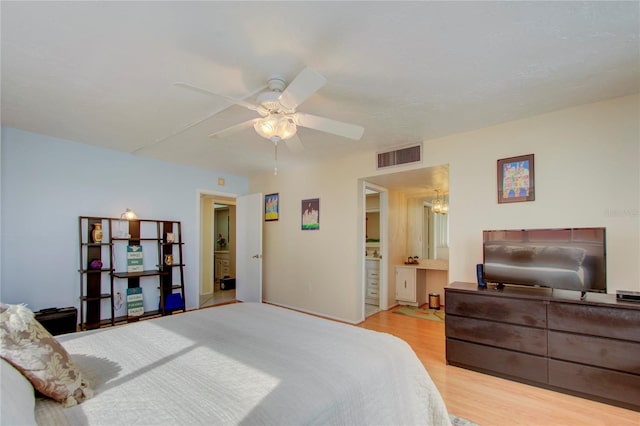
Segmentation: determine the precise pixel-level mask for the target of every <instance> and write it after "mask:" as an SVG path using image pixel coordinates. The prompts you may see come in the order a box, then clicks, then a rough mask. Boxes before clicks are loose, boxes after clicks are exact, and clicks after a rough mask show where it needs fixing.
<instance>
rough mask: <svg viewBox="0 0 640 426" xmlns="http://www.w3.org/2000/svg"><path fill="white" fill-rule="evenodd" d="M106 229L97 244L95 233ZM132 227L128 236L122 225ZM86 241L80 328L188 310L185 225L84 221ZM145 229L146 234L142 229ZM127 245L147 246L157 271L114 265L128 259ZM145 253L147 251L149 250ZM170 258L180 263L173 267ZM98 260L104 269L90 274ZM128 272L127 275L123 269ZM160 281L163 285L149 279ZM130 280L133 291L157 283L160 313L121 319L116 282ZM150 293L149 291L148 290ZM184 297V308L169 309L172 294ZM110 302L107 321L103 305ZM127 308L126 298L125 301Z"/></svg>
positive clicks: (102, 219) (152, 221)
mask: <svg viewBox="0 0 640 426" xmlns="http://www.w3.org/2000/svg"><path fill="white" fill-rule="evenodd" d="M96 223H99V224H100V225H102V229H103V237H102V241H100V242H94V241H93V240H92V230H93V228H94V225H95V224H96ZM123 224H126V227H127V228H128V229H127V231H125V232H126V236H123V235H121V233H123V231H122V226H123ZM79 227H80V229H79V236H80V270H79V272H80V329H81V330H88V329H93V328H99V327H104V326H110V325H115V324H117V323H121V322H130V321H137V320H139V319H142V318H148V317H152V316H159V315H169V314H171V313H173V312H174V311H183V312H184V311H186V302H185V290H184V267H185V263H184V261H183V259H184V258H183V245H184V242H183V236H182V226H181V223H180V222H179V221H171V220H155V219H132V220H125V219H119V218H107V217H91V216H80V218H79ZM116 227H117V228H118V229H119V230H120V231H119V233H118V235H114V232H115V229H116ZM141 228H142V229H141ZM167 234H172V235H173V236H174V238H173V240H171V241H169V240H168V239H167ZM127 245H143V247H144V246H146V247H147V249H151V248H153V250H148V251H151V252H153V253H152V255H155V256H157V259H156V264H155V265H154V266H155V269H147V270H143V271H140V272H128V271H127V270H126V265H122V266H120V265H118V270H116V266H115V265H114V262H115V260H114V259H115V256H116V255H117V254H123V253H122V252H121V250H125V251H126V246H127ZM143 253H144V248H143ZM166 256H171V257H173V259H174V261H173V262H171V264H168V263H167V262H166V261H165V259H166ZM92 260H99V261H101V262H103V264H102V267H101V268H100V269H90V268H89V264H90V262H91V261H92ZM123 268H124V269H125V270H121V269H123ZM153 277H157V278H158V279H157V280H155V281H154V280H149V279H147V278H153ZM120 279H126V280H127V288H135V287H142V288H143V289H144V288H147V287H151V286H152V284H151V283H155V284H156V286H155V287H156V288H157V289H158V292H159V306H158V309H157V310H155V309H154V310H150V311H145V312H144V313H143V314H142V315H140V316H128V315H123V316H118V317H116V316H115V308H114V301H115V290H114V289H115V288H116V280H120ZM147 293H148V291H147ZM173 293H177V294H179V297H180V300H181V304H178V306H176V305H175V304H174V306H171V307H170V306H168V305H167V301H168V300H169V299H170V296H171V294H173ZM105 301H108V303H109V306H110V307H109V310H108V311H107V312H108V314H107V315H106V317H107V318H102V317H103V316H105V315H103V310H102V308H103V302H105ZM123 302H124V303H125V309H126V295H124V297H123Z"/></svg>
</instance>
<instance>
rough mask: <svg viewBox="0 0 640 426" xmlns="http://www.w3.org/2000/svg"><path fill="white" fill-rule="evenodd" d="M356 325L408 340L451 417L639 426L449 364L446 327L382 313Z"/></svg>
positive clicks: (486, 422)
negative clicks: (446, 349) (454, 415)
mask: <svg viewBox="0 0 640 426" xmlns="http://www.w3.org/2000/svg"><path fill="white" fill-rule="evenodd" d="M358 326H360V327H363V328H367V329H370V330H376V331H382V332H386V333H389V334H392V335H395V336H397V337H399V338H401V339H403V340H405V341H406V342H407V343H409V345H411V347H412V348H413V350H414V351H415V353H416V354H417V355H418V358H419V359H420V360H421V361H422V363H423V364H424V366H425V368H426V369H427V371H428V372H429V375H430V376H431V378H432V379H433V381H434V382H435V384H436V386H437V387H438V389H439V390H440V393H441V394H442V397H443V399H444V402H445V404H446V405H447V408H448V410H449V412H450V413H452V414H456V415H458V416H461V417H464V418H466V419H468V420H471V421H473V422H475V423H477V424H478V425H480V426H493V425H497V426H501V425H509V426H514V425H535V426H543V425H544V426H547V425H567V426H569V425H571V426H574V425H615V426H640V413H638V412H636V411H632V410H627V409H624V408H619V407H614V406H611V405H607V404H602V403H599V402H595V401H590V400H587V399H583V398H578V397H574V396H570V395H565V394H563V393H558V392H553V391H550V390H546V389H541V388H537V387H534V386H528V385H524V384H521V383H517V382H512V381H510V380H504V379H499V378H497V377H493V376H489V375H486V374H480V373H476V372H473V371H469V370H465V369H463V368H458V367H453V366H450V365H446V362H445V338H444V324H442V323H438V322H435V321H428V320H423V319H418V318H412V317H407V316H404V315H398V314H394V313H392V312H391V311H382V312H378V313H377V314H374V315H372V316H370V317H369V318H367V319H366V320H365V321H364V322H363V323H361V324H359V325H358Z"/></svg>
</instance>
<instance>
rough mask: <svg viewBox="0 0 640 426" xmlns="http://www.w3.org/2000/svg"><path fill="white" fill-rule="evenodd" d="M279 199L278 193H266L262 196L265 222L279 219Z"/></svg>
mask: <svg viewBox="0 0 640 426" xmlns="http://www.w3.org/2000/svg"><path fill="white" fill-rule="evenodd" d="M279 201H280V199H279V197H278V194H267V195H265V196H264V220H265V221H266V222H269V221H271V220H278V219H279V217H280V212H279V208H280V205H279Z"/></svg>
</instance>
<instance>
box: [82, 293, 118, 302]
mask: <svg viewBox="0 0 640 426" xmlns="http://www.w3.org/2000/svg"><path fill="white" fill-rule="evenodd" d="M102 299H111V294H110V293H102V294H101V295H100V296H97V297H89V296H82V297H81V298H80V300H82V301H83V302H87V301H89V300H102Z"/></svg>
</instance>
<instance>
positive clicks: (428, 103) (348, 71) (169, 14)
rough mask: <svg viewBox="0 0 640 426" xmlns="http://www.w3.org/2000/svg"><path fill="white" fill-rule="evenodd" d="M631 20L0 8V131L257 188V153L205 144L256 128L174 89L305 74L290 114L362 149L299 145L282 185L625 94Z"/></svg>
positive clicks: (328, 139) (565, 15)
mask: <svg viewBox="0 0 640 426" xmlns="http://www.w3.org/2000/svg"><path fill="white" fill-rule="evenodd" d="M639 4H640V3H638V2H615V1H611V2H575V1H566V2H562V1H556V2H400V1H392V2H267V1H262V2H52V1H46V2H11V1H2V2H1V5H0V7H1V15H2V16H1V19H2V22H1V23H2V28H1V36H2V46H1V48H2V51H1V53H2V81H1V83H2V86H1V90H2V92H1V94H2V111H1V112H2V125H4V126H10V127H15V128H19V129H24V130H28V131H33V132H38V133H43V134H47V135H51V136H54V137H59V138H64V139H69V140H74V141H78V142H83V143H87V144H92V145H97V146H103V147H107V148H112V149H116V150H121V151H126V152H131V153H135V154H136V155H143V156H148V157H153V158H158V159H162V160H167V161H173V162H178V163H183V164H188V165H192V166H197V167H203V168H207V169H211V170H216V171H223V172H228V173H233V174H238V175H247V176H249V175H255V174H259V173H265V172H269V171H270V170H271V169H272V167H273V145H272V144H271V142H269V141H267V140H266V139H262V138H260V137H259V136H257V135H256V134H255V133H254V131H253V130H252V129H248V130H245V131H243V132H241V133H239V134H235V135H233V136H230V137H228V138H226V139H221V140H213V139H209V138H208V137H207V135H208V134H210V133H213V132H215V131H217V130H221V129H223V128H226V127H228V126H230V125H233V124H236V123H239V122H241V121H244V120H247V119H250V118H254V117H256V114H255V112H253V111H249V110H246V109H244V108H242V107H239V106H235V105H232V106H229V104H228V103H226V102H225V101H224V100H222V99H218V98H214V97H211V96H207V95H204V94H201V93H196V92H192V91H188V90H185V89H182V88H179V87H176V86H174V85H173V83H175V82H178V81H186V82H190V83H193V84H196V85H199V86H202V87H205V88H208V89H210V90H212V91H214V92H217V93H222V94H225V95H228V96H232V97H235V98H245V97H246V96H247V95H249V94H251V93H255V92H256V90H258V89H259V88H260V87H262V86H264V85H265V84H266V81H267V78H268V77H269V76H271V75H273V74H281V75H283V76H284V77H286V78H287V81H291V80H292V79H293V78H294V77H295V76H296V75H297V74H298V73H299V72H300V71H301V70H302V69H303V68H304V67H305V66H309V67H311V68H313V69H315V70H316V71H318V72H320V73H321V74H322V75H324V76H325V77H326V78H327V80H328V83H327V84H326V85H325V86H324V87H323V88H321V89H320V90H319V91H318V92H317V93H316V94H314V95H313V96H312V97H310V98H309V99H308V100H307V101H306V102H304V103H303V104H302V105H301V106H300V107H299V108H298V110H299V111H303V112H307V113H312V114H316V115H321V116H325V117H329V118H333V119H336V120H340V121H346V122H350V123H355V124H358V125H361V126H363V127H364V128H365V133H364V136H363V137H362V139H361V140H360V141H353V140H350V139H345V138H341V137H338V136H332V135H329V134H325V133H321V132H318V131H315V130H310V129H304V128H303V129H300V130H299V132H298V134H299V136H300V139H301V140H302V142H303V144H304V146H305V150H304V151H303V152H301V153H296V154H294V153H291V152H289V151H288V150H287V149H286V148H285V147H282V148H281V149H279V152H278V163H279V164H278V167H279V169H280V170H283V169H285V168H291V167H295V166H297V165H305V164H309V163H311V162H316V161H323V160H327V159H330V158H337V157H344V156H346V155H349V154H350V153H353V152H355V151H358V150H361V149H376V150H377V149H384V148H387V147H392V146H400V145H405V144H409V143H415V142H420V141H423V140H428V139H432V138H436V137H441V136H445V135H449V134H452V133H457V132H462V131H468V130H472V129H476V128H481V127H486V126H489V125H493V124H497V123H501V122H505V121H510V120H514V119H519V118H524V117H527V116H531V115H535V114H540V113H544V112H549V111H553V110H557V109H562V108H566V107H570V106H573V105H579V104H583V103H589V102H594V101H598V100H603V99H607V98H612V97H617V96H623V95H627V94H631V93H637V92H638V91H639V86H640V48H639V34H640V23H639V22H640V15H639ZM248 99H249V100H251V98H248ZM225 108H226V109H225ZM215 111H221V112H220V113H218V114H215V115H213V116H212V117H211V118H209V119H208V120H205V121H204V122H202V123H200V124H198V125H196V126H194V127H192V128H190V129H188V130H186V131H183V132H179V133H178V134H176V135H174V136H171V135H172V134H173V133H176V132H178V131H179V130H181V129H183V128H184V127H185V126H186V125H188V124H190V123H193V122H195V121H197V120H200V119H203V118H205V117H207V116H208V115H210V114H212V113H213V112H215ZM372 161H373V160H372Z"/></svg>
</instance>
